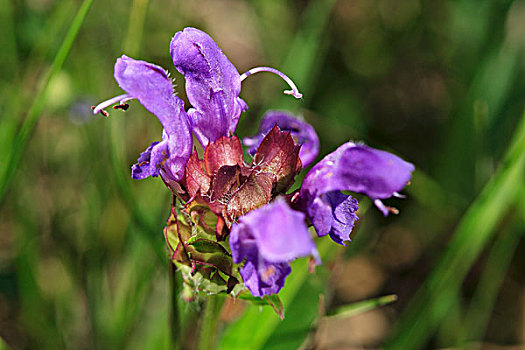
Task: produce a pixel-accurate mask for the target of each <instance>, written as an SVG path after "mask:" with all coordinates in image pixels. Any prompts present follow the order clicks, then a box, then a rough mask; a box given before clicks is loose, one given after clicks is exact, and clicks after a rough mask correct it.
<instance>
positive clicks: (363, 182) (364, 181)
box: [302, 142, 414, 199]
mask: <svg viewBox="0 0 525 350" xmlns="http://www.w3.org/2000/svg"><path fill="white" fill-rule="evenodd" d="M412 171H414V165H413V164H411V163H408V162H405V161H404V160H403V159H401V158H399V157H398V156H395V155H393V154H391V153H388V152H385V151H380V150H377V149H374V148H371V147H368V146H365V145H356V144H354V143H351V142H348V143H345V144H344V145H342V146H341V147H339V148H338V149H337V150H335V151H334V152H332V153H330V154H329V155H328V156H326V157H325V158H324V159H323V160H321V161H320V162H319V163H318V164H316V165H315V166H314V167H313V168H312V169H311V170H310V172H309V173H308V174H307V175H306V177H305V180H304V183H303V188H304V190H307V191H308V192H310V193H312V192H314V193H319V192H322V193H326V192H332V191H345V190H346V191H352V192H356V193H363V194H366V195H367V196H368V197H370V198H372V199H384V198H390V197H392V196H393V195H394V193H395V192H399V191H401V189H402V188H403V187H405V185H406V184H407V183H408V181H410V179H411V177H412ZM304 190H302V191H304Z"/></svg>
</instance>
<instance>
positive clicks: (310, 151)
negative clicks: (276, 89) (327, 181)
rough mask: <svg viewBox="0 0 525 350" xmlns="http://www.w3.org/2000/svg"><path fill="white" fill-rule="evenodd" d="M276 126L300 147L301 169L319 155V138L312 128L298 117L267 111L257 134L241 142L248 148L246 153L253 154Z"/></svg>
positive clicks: (281, 112)
mask: <svg viewBox="0 0 525 350" xmlns="http://www.w3.org/2000/svg"><path fill="white" fill-rule="evenodd" d="M275 125H277V126H278V127H279V129H281V130H282V131H290V132H291V134H292V137H293V138H294V140H295V142H296V143H297V144H298V145H301V150H300V151H299V158H301V163H302V164H303V167H304V168H305V167H307V166H308V165H310V164H311V163H312V162H313V161H314V159H315V157H317V155H318V154H319V137H317V133H316V132H315V129H314V128H313V126H311V125H310V124H308V123H307V122H305V121H304V120H301V119H299V118H298V117H296V116H294V115H292V114H290V113H287V112H283V111H268V112H267V113H266V114H265V115H264V116H263V119H262V120H261V125H260V126H259V134H258V135H256V136H253V137H247V138H245V139H244V140H243V143H244V144H245V145H246V146H249V147H250V148H249V150H248V153H250V154H252V155H253V154H255V152H256V151H257V148H258V147H259V144H260V143H261V141H262V140H263V139H264V137H265V136H266V134H268V132H269V131H270V130H271V129H272V128H273V127H274V126H275Z"/></svg>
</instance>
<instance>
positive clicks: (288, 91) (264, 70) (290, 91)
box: [241, 67, 303, 98]
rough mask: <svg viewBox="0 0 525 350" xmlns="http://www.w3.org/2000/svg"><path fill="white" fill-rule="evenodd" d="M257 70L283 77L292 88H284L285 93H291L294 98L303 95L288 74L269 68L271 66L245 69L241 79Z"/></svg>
mask: <svg viewBox="0 0 525 350" xmlns="http://www.w3.org/2000/svg"><path fill="white" fill-rule="evenodd" d="M259 72H270V73H273V74H276V75H278V76H280V77H281V79H283V80H284V81H285V82H286V83H287V84H288V85H289V86H290V87H291V88H292V90H285V91H284V94H285V95H292V96H293V97H295V98H301V97H303V94H301V93H300V92H299V89H297V86H295V84H294V82H293V81H292V79H290V78H288V76H287V75H286V74H284V73H281V72H280V71H278V70H277V69H275V68H271V67H256V68H252V69H250V70H249V71H247V72H246V73H243V74H242V75H241V81H243V80H244V79H246V78H248V77H249V76H250V75H252V74H255V73H259Z"/></svg>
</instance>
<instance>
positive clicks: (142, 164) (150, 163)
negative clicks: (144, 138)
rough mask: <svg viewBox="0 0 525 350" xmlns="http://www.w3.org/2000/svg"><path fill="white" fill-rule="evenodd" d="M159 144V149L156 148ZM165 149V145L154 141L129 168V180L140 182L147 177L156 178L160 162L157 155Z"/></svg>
mask: <svg viewBox="0 0 525 350" xmlns="http://www.w3.org/2000/svg"><path fill="white" fill-rule="evenodd" d="M159 144H160V147H158V146H159ZM165 147H166V143H161V142H158V141H155V142H153V143H152V144H151V145H150V146H149V147H148V148H146V150H145V151H144V152H142V153H141V154H140V157H139V159H138V160H137V163H136V164H133V166H132V167H131V178H132V179H134V180H142V179H145V178H147V177H148V176H158V175H159V167H160V162H161V161H162V159H159V157H158V155H159V153H161V152H162V151H161V152H159V151H160V150H161V149H162V148H165ZM152 158H153V160H152Z"/></svg>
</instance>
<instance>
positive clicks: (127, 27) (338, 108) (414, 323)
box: [0, 0, 525, 349]
mask: <svg viewBox="0 0 525 350" xmlns="http://www.w3.org/2000/svg"><path fill="white" fill-rule="evenodd" d="M523 18H525V1H523V0H515V1H511V0H455V1H452V0H448V1H422V0H402V1H400V0H310V1H306V0H287V1H278V0H267V1H256V0H244V1H241V0H205V1H178V0H177V1H175V0H173V1H167V0H156V1H149V0H107V1H92V0H86V1H84V2H82V1H79V0H75V1H58V0H1V1H0V28H1V35H0V205H1V207H0V210H1V211H0V336H1V337H2V338H3V340H4V341H5V342H6V343H7V344H8V346H9V347H12V348H14V349H62V348H64V349H66V348H67V349H85V348H100V349H118V348H126V349H127V348H129V349H155V348H159V349H164V348H168V347H169V344H170V331H169V312H170V306H169V304H170V284H169V268H168V263H167V261H166V250H165V247H164V242H163V237H162V227H163V225H164V223H165V220H166V219H167V216H168V214H169V209H170V201H171V199H170V195H169V191H168V190H167V189H166V188H165V187H164V185H163V184H162V181H160V180H159V179H148V180H143V181H132V180H131V179H130V166H131V164H132V163H133V162H134V161H135V160H136V158H137V157H138V155H139V153H140V152H141V151H143V150H144V149H145V148H146V147H147V146H148V145H149V143H150V142H151V141H153V140H156V139H159V138H160V135H161V126H160V124H159V123H158V121H157V120H156V119H155V118H154V117H153V116H152V115H150V114H149V113H148V112H147V111H146V110H145V109H144V108H143V107H142V106H140V104H138V103H136V102H133V103H132V104H131V107H130V109H129V110H128V111H127V112H125V113H124V112H121V111H111V112H110V114H111V116H110V117H109V118H104V117H102V116H100V115H97V116H93V115H92V114H91V110H90V106H91V105H94V104H96V103H98V102H100V101H102V100H104V99H106V98H109V97H112V96H114V95H116V94H119V93H120V90H119V89H118V87H117V85H116V83H115V82H114V79H113V64H114V62H115V59H116V58H117V57H119V56H120V55H121V54H123V53H125V54H127V55H128V56H131V57H134V58H138V59H144V60H147V61H150V62H155V63H157V64H159V65H161V66H163V67H165V68H166V69H168V70H169V71H170V72H171V73H172V76H173V77H175V79H176V81H177V82H178V85H177V87H176V89H177V92H178V94H179V96H181V97H182V98H185V95H184V83H183V80H182V78H181V76H180V75H179V74H178V73H177V72H176V70H175V69H174V68H173V65H172V63H171V58H170V56H169V42H170V39H171V37H172V35H173V34H174V33H175V32H176V31H178V30H181V29H182V28H184V27H186V26H195V27H198V28H200V29H202V30H205V31H206V32H208V33H209V34H210V35H211V36H212V37H213V38H214V39H215V40H216V41H217V43H218V44H219V46H220V47H221V48H222V49H223V51H224V52H225V53H226V54H227V55H228V57H229V58H230V60H231V61H232V62H233V63H234V65H235V66H236V67H237V68H238V70H239V71H240V72H244V71H245V70H247V69H249V68H251V67H254V66H258V65H267V66H273V67H278V68H279V69H280V70H282V71H283V72H285V73H286V74H288V75H289V76H290V77H292V78H293V79H294V80H295V82H296V83H297V85H298V86H299V88H300V90H301V92H302V93H303V94H304V98H303V99H302V100H301V101H297V100H295V99H293V98H291V97H289V96H284V95H283V94H282V90H284V89H285V88H286V87H285V86H284V84H283V82H282V81H280V80H279V79H277V78H276V77H274V76H271V75H267V74H260V75H259V74H258V75H256V76H253V77H250V78H249V79H248V80H246V81H245V82H244V83H243V90H242V93H241V96H242V98H243V99H244V100H245V101H247V103H248V104H249V106H250V109H249V111H248V112H246V113H244V114H243V116H242V118H241V121H240V125H239V127H238V129H237V133H238V134H239V135H240V136H248V135H251V134H253V133H255V132H256V130H257V126H258V121H259V120H260V118H261V116H262V115H263V113H264V112H265V111H266V110H268V109H275V108H282V109H287V110H291V111H293V112H295V113H297V114H300V115H303V116H304V118H305V119H306V120H307V121H308V122H310V123H311V124H313V125H314V127H315V128H316V130H317V132H318V133H319V136H320V139H321V143H322V145H321V155H320V157H321V156H322V155H325V154H327V153H329V152H331V151H332V150H334V149H335V148H336V147H337V146H338V145H340V144H341V143H343V142H346V141H348V140H357V141H364V142H366V143H367V144H369V145H371V146H373V147H377V148H382V149H386V150H389V151H391V152H394V153H396V154H398V155H400V156H401V157H403V158H404V159H406V160H409V161H411V162H413V163H414V164H415V165H416V167H417V170H416V172H415V175H414V178H413V181H412V184H411V185H410V186H409V187H408V188H407V189H406V190H405V191H404V193H405V194H406V195H407V198H406V199H404V200H400V199H392V200H389V201H388V204H390V205H393V206H396V207H398V208H399V209H400V214H399V215H398V216H390V217H388V218H383V217H382V216H381V215H380V213H379V212H378V211H377V210H375V209H374V208H373V207H371V206H370V202H369V201H367V200H366V199H365V198H363V199H362V201H361V202H360V203H361V215H360V221H359V225H358V227H356V228H355V229H354V232H353V235H352V237H353V242H352V243H351V244H350V245H349V246H348V247H344V248H341V247H338V246H336V245H335V244H332V243H331V242H329V240H328V239H325V240H318V243H319V247H320V250H321V253H322V255H323V260H324V264H323V266H322V267H319V268H318V269H317V271H316V273H315V274H313V275H312V274H310V273H308V269H307V262H306V261H299V262H297V263H295V264H294V272H293V273H292V275H291V276H290V278H289V280H288V281H287V284H286V285H285V288H284V290H283V293H282V299H283V302H284V304H285V307H286V317H285V319H284V321H282V322H281V321H280V320H279V319H278V318H277V317H276V316H275V315H274V314H273V313H272V311H271V310H268V309H269V308H264V309H263V310H262V311H261V310H259V308H258V307H248V306H246V305H244V304H242V302H239V301H238V302H235V303H232V302H228V303H227V304H226V306H225V308H224V310H223V313H222V315H221V319H220V322H219V324H218V325H217V327H218V329H219V331H220V333H221V334H222V335H221V337H220V339H219V340H218V343H219V347H221V348H223V349H258V348H265V349H295V348H298V347H300V346H302V347H303V348H314V349H360V348H380V347H381V348H382V347H386V348H392V349H424V348H428V349H434V348H456V347H478V346H481V347H483V348H487V349H518V348H522V347H523V346H524V345H523V344H524V337H523V335H524V333H525V289H524V281H525V270H524V268H523V267H524V256H525V245H524V242H523V239H522V238H523V233H524V231H525V215H524V213H525V173H524V167H525V121H524V117H523V108H524V91H525V60H524V48H525V21H524V20H523ZM358 198H359V199H361V198H360V197H358ZM390 294H396V295H397V299H398V300H397V301H396V302H395V303H391V304H389V305H387V306H382V307H378V308H373V310H369V311H367V312H357V311H356V310H355V308H354V309H353V310H354V312H350V313H348V312H347V313H340V312H339V311H338V310H341V309H340V308H341V307H344V306H345V305H348V304H352V303H355V302H359V301H363V300H367V299H370V298H377V297H380V296H384V295H390ZM320 295H322V296H321V297H320ZM358 305H362V304H358ZM365 306H366V305H365ZM180 307H181V310H183V329H182V333H183V334H184V336H185V337H186V343H188V344H195V343H196V340H195V338H196V337H197V335H196V334H197V333H196V332H195V328H196V327H197V325H198V314H199V311H200V310H201V307H202V305H201V304H200V303H199V302H194V303H190V304H184V303H182V302H181V305H180ZM361 311H363V310H361ZM1 347H2V345H0V348H1Z"/></svg>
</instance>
